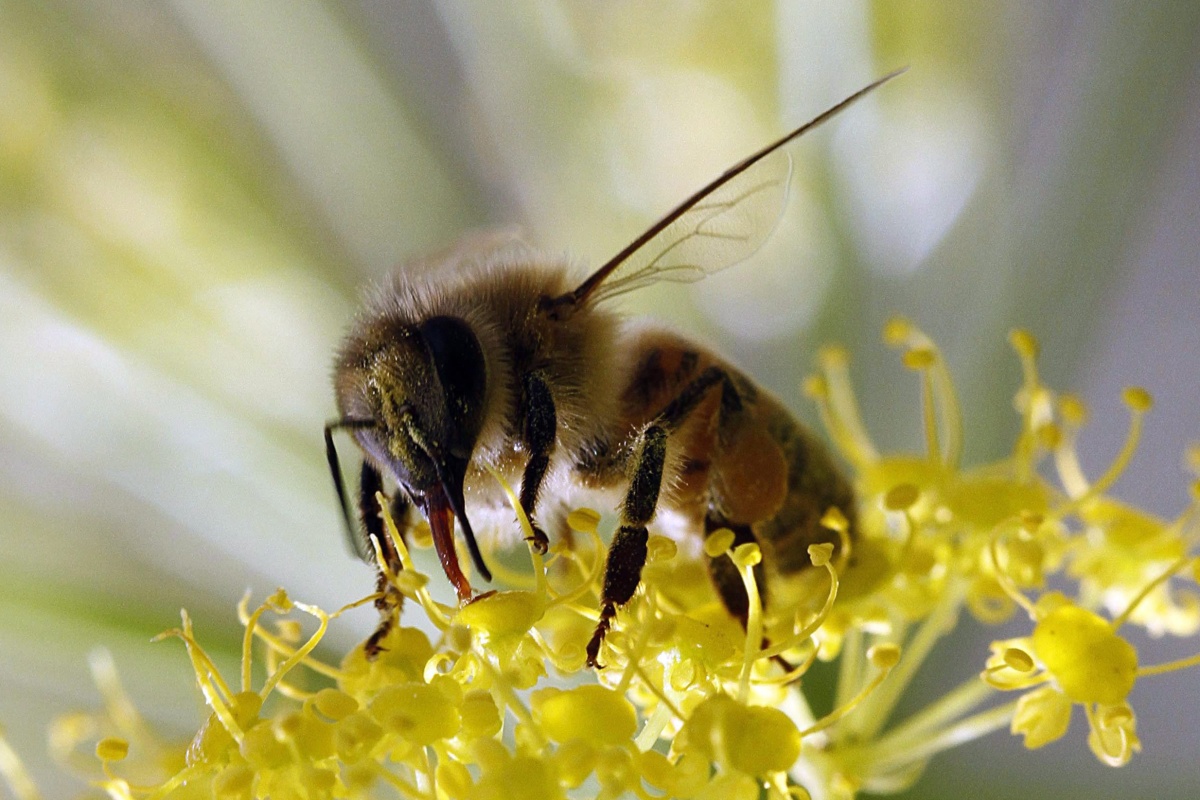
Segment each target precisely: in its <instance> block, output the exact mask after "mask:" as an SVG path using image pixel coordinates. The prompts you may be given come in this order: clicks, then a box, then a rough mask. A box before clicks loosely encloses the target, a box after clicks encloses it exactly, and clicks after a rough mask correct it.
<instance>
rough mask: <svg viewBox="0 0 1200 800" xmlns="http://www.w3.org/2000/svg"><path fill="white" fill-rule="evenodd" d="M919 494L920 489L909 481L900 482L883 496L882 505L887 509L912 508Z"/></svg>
mask: <svg viewBox="0 0 1200 800" xmlns="http://www.w3.org/2000/svg"><path fill="white" fill-rule="evenodd" d="M920 496H921V490H920V489H918V488H917V487H916V486H913V485H912V484H911V483H901V484H899V485H897V486H893V487H892V488H891V489H889V490H888V492H887V494H885V495H884V496H883V507H884V508H886V509H887V510H888V511H904V510H906V509H909V508H912V506H913V504H914V503H916V502H917V499H918V498H919V497H920Z"/></svg>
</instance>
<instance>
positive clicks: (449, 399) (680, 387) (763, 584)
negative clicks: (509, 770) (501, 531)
mask: <svg viewBox="0 0 1200 800" xmlns="http://www.w3.org/2000/svg"><path fill="white" fill-rule="evenodd" d="M897 74H899V72H894V73H892V74H890V75H887V76H885V77H883V78H881V79H879V80H877V81H875V82H874V83H872V84H870V85H868V86H866V87H865V88H863V89H861V90H859V91H858V92H856V93H854V94H853V95H851V96H850V97H848V98H846V99H845V100H843V101H842V102H840V103H838V104H837V105H835V106H833V107H832V108H830V109H829V110H828V111H825V112H824V113H822V114H821V115H819V116H817V117H816V118H814V119H813V120H811V121H810V122H808V123H806V124H804V125H802V126H801V127H799V128H797V129H796V130H794V131H792V132H791V133H789V134H787V135H786V136H784V137H783V138H781V139H779V140H778V141H776V142H774V143H772V144H770V145H768V146H767V147H765V148H763V149H762V150H760V151H758V152H757V153H754V154H753V155H751V156H749V157H748V158H746V159H744V160H743V161H741V162H739V163H738V164H736V165H734V166H733V167H731V168H730V169H728V170H727V171H726V172H724V173H722V175H721V176H720V177H718V178H717V179H716V180H714V181H712V182H711V183H709V184H708V185H707V186H705V187H704V188H702V189H700V190H699V191H698V192H696V193H695V194H694V195H692V196H691V197H689V198H688V199H687V200H685V201H684V202H683V203H682V204H680V205H679V206H678V207H677V208H675V209H674V210H673V211H671V212H670V213H669V214H667V215H666V216H665V217H663V218H662V219H661V220H659V221H658V222H657V223H655V224H654V225H652V226H651V227H650V228H649V229H647V230H646V232H645V233H643V234H642V235H641V236H639V237H637V238H636V239H634V240H633V241H632V242H631V243H630V244H629V245H628V246H627V247H625V248H624V249H622V250H621V251H620V252H619V253H617V254H616V255H615V256H613V258H611V259H610V260H609V261H608V262H606V263H605V264H604V265H603V266H601V267H600V268H599V269H597V270H596V271H595V272H593V273H592V274H591V276H590V277H588V278H587V279H586V280H584V281H583V282H582V283H578V284H575V283H574V282H573V281H571V280H570V275H569V274H568V269H567V268H566V266H565V265H564V264H563V263H561V262H558V261H555V260H552V259H547V258H546V257H544V256H541V255H539V254H537V253H536V252H534V251H532V250H531V249H529V248H527V247H525V246H524V245H522V244H520V243H518V242H516V241H514V240H513V239H511V238H507V237H502V236H487V237H477V238H475V239H471V240H468V241H467V242H466V243H464V244H462V245H460V246H458V247H455V248H452V249H451V250H449V251H447V252H445V253H443V254H441V255H439V256H436V257H433V258H429V259H426V260H424V261H423V262H419V263H417V264H414V265H409V266H408V267H407V268H406V269H404V270H401V271H399V272H397V273H396V274H395V276H394V277H393V279H392V281H391V283H390V284H388V285H387V286H385V287H384V288H383V289H382V290H381V291H378V292H377V293H376V295H375V296H374V297H373V298H372V299H371V300H370V301H368V304H367V311H366V313H365V314H364V315H363V316H362V317H361V318H360V319H359V321H358V322H357V324H356V325H355V326H354V327H353V329H352V330H351V332H350V334H349V335H348V336H347V337H346V339H345V340H344V342H343V343H342V346H341V348H340V350H339V352H338V354H337V359H336V363H335V368H334V388H335V392H336V397H337V406H338V417H337V419H335V420H333V421H331V422H329V423H328V424H327V425H326V426H325V442H326V451H327V455H328V459H329V465H330V469H331V471H332V474H333V480H334V485H335V487H336V489H337V494H338V499H339V502H340V503H341V507H342V511H343V514H344V515H345V518H346V523H347V527H348V528H349V529H353V527H354V526H353V525H352V523H351V521H350V518H351V514H350V508H349V503H348V501H347V498H346V491H345V488H344V484H343V481H342V476H341V470H340V467H339V464H338V459H337V452H336V450H335V448H334V443H333V433H334V431H336V430H339V429H345V430H348V431H349V432H350V433H351V435H352V436H353V437H354V439H355V441H356V442H357V443H358V445H359V447H360V448H361V449H362V451H363V455H364V460H363V466H362V473H361V478H360V484H359V492H358V507H359V508H358V511H359V515H358V516H359V519H360V520H361V522H362V525H363V529H364V533H365V538H358V537H353V538H354V541H355V544H356V548H357V550H358V552H359V553H360V555H363V556H364V557H367V556H370V557H373V554H374V551H375V549H376V548H378V550H379V552H380V553H382V555H383V558H384V559H385V560H386V561H387V563H388V565H389V567H390V568H391V569H392V570H399V569H400V568H401V565H400V560H399V557H398V554H397V553H396V550H395V547H394V545H393V543H392V542H391V540H390V539H389V537H388V536H386V535H385V533H384V530H383V523H382V521H381V511H382V509H381V508H380V506H379V500H378V499H377V498H378V496H379V493H380V492H381V491H382V490H383V489H384V478H385V476H387V478H388V479H389V480H390V481H393V482H394V483H395V484H396V490H395V491H394V493H393V495H392V500H391V505H392V509H391V512H392V514H393V517H394V518H395V519H396V521H397V523H398V524H400V525H401V528H402V531H403V528H404V526H405V520H407V519H408V517H409V511H410V509H412V508H415V509H416V510H418V511H419V512H420V513H421V514H422V515H423V516H424V517H425V519H427V520H428V522H429V526H430V531H431V533H432V537H433V544H434V548H435V550H436V552H437V555H438V557H439V559H440V561H441V564H442V567H443V569H444V570H445V573H446V577H447V578H448V579H449V580H450V582H451V584H453V586H454V588H455V590H456V592H457V593H458V597H459V600H460V602H463V603H466V602H469V601H470V600H471V599H472V597H473V590H472V587H471V584H470V582H469V580H468V579H467V577H466V575H465V574H464V573H463V571H462V568H461V567H460V565H459V561H458V555H457V551H456V549H455V545H454V521H455V519H457V520H458V522H459V525H460V526H461V528H462V535H463V538H464V540H465V542H466V544H467V548H468V550H469V552H470V554H471V559H472V561H473V562H474V565H475V569H476V570H477V571H478V573H479V574H480V575H481V576H482V577H483V578H484V579H485V580H489V581H490V580H491V573H490V570H489V569H488V566H487V563H486V560H485V559H484V556H483V553H482V552H481V550H480V548H479V545H478V542H477V540H476V536H475V529H476V528H475V527H473V525H472V523H471V522H470V520H469V518H468V516H467V513H466V512H467V509H468V507H470V508H471V509H472V515H476V514H482V513H488V512H489V511H490V510H492V509H497V508H501V507H503V504H504V499H503V497H502V496H501V494H500V492H499V491H498V488H497V486H496V484H495V482H494V480H493V478H492V477H491V476H490V475H489V474H488V471H487V467H491V468H493V469H495V470H497V471H498V472H499V473H500V474H502V475H505V476H506V477H508V478H509V479H510V480H511V482H512V483H514V484H515V485H519V498H520V504H521V507H522V509H523V510H524V512H525V513H526V514H527V515H528V517H529V519H530V520H531V522H532V523H533V532H534V541H533V544H534V546H535V547H537V548H538V549H539V550H541V551H543V552H544V551H545V549H546V547H547V544H548V541H549V537H548V536H547V535H546V533H545V531H544V528H543V525H542V524H541V523H542V520H543V516H542V515H541V514H540V513H539V510H541V509H544V508H545V507H546V505H547V499H546V498H547V497H557V498H560V499H561V498H562V497H564V496H566V495H568V494H570V490H571V489H572V488H573V487H583V488H589V489H598V490H604V489H616V490H623V497H622V498H621V500H620V503H619V505H618V508H617V510H618V513H619V515H620V523H619V527H618V529H617V531H616V533H615V534H614V536H613V539H612V543H611V545H610V546H609V550H608V555H607V560H606V565H605V572H604V582H603V590H602V593H601V598H600V613H599V622H598V624H597V626H596V630H595V633H594V634H593V636H592V638H591V640H590V642H589V643H588V645H587V658H588V664H589V665H591V666H599V664H598V658H599V653H600V647H601V644H602V642H603V640H604V637H605V634H606V633H607V632H608V630H609V628H610V627H611V625H612V624H613V618H614V617H615V615H616V612H617V609H618V608H619V607H621V606H623V605H624V604H625V603H627V602H629V600H630V599H631V598H632V597H633V595H634V592H635V591H636V590H637V587H638V585H639V584H640V581H641V573H642V568H643V566H644V564H645V561H646V555H647V541H648V533H647V525H648V524H649V523H650V521H651V519H652V518H653V517H655V515H656V513H657V512H658V511H659V510H660V508H663V509H669V510H671V511H672V512H674V513H675V514H676V515H677V516H678V517H680V518H682V519H683V520H684V522H685V523H686V525H687V526H688V527H689V528H690V529H691V530H693V531H695V532H697V533H704V534H708V533H711V532H713V531H714V530H717V529H720V528H728V529H730V530H732V531H733V533H734V535H735V544H742V543H747V542H756V543H758V544H759V546H760V547H761V548H762V550H763V563H762V566H761V567H760V568H758V571H757V573H756V574H757V576H758V580H759V582H760V588H761V589H762V591H763V592H764V595H763V596H764V597H766V594H765V592H766V591H767V589H768V588H769V587H770V585H771V575H773V574H775V575H788V574H794V573H797V572H799V571H801V570H803V569H804V568H805V567H806V566H807V564H808V555H807V548H808V545H810V544H814V543H818V542H824V541H830V540H831V533H830V531H828V530H826V529H824V528H823V527H822V526H821V523H820V520H821V517H822V516H823V515H824V513H825V512H826V511H827V510H828V509H829V508H831V507H835V508H838V509H839V510H841V512H842V513H843V515H844V516H845V517H846V518H847V519H848V520H850V521H851V525H853V520H854V495H853V491H852V489H851V487H850V485H849V483H848V482H847V480H846V479H845V478H844V477H843V476H842V474H841V472H840V471H839V470H838V468H837V466H836V465H835V464H834V462H833V460H832V458H831V457H830V455H829V454H828V452H827V451H826V449H825V447H824V446H823V444H822V443H821V442H820V441H819V440H818V439H817V438H816V437H815V436H814V435H813V434H811V433H810V432H809V431H808V430H806V429H805V428H804V427H803V426H802V425H801V424H800V423H799V422H797V421H796V420H795V418H794V417H793V416H792V414H791V413H790V412H789V411H788V410H787V409H786V407H785V406H784V405H783V404H782V403H781V402H780V401H779V400H778V399H776V398H775V397H773V396H772V395H770V394H768V393H767V392H766V391H765V390H763V389H761V388H759V387H758V386H756V385H755V383H754V382H753V381H751V380H750V379H749V378H748V377H746V376H745V375H744V374H743V373H741V372H740V371H738V370H737V368H736V367H734V366H733V365H732V364H730V363H729V362H727V361H725V360H723V359H722V358H720V357H719V356H717V355H716V354H714V353H713V352H711V351H710V350H709V349H708V348H705V347H703V346H700V345H697V344H696V343H694V342H692V341H690V340H689V339H687V338H685V337H683V336H680V335H678V334H676V333H674V332H671V331H669V330H667V329H665V328H662V327H656V326H653V325H646V324H640V325H635V324H629V323H627V322H626V321H624V320H623V319H622V318H621V317H619V316H618V315H616V314H615V313H613V312H611V311H609V310H608V309H607V308H606V307H605V304H604V301H606V300H609V299H611V298H613V297H616V296H618V295H622V294H624V293H626V292H629V291H632V290H634V289H638V288H641V287H643V286H647V285H650V284H653V283H657V282H660V281H673V282H692V281H696V280H699V279H700V278H703V277H704V276H706V275H709V274H712V273H714V272H717V271H719V270H723V269H725V268H726V267H729V266H731V265H733V264H736V263H738V262H740V261H742V260H743V259H745V258H747V257H748V256H750V255H751V254H753V253H754V252H755V251H757V250H758V248H759V247H760V246H761V245H762V244H763V242H764V241H765V240H766V239H767V237H768V236H769V235H770V234H771V232H772V230H773V229H774V227H775V223H776V222H777V220H778V219H779V216H780V214H781V212H782V209H783V207H784V205H785V204H786V200H787V192H788V184H789V180H790V177H791V157H790V156H789V154H788V153H787V151H786V149H785V146H786V145H788V144H789V143H790V142H792V141H794V140H795V139H797V138H798V137H800V136H801V135H802V134H804V133H805V132H807V131H809V130H811V129H812V128H814V127H816V126H817V125H820V124H821V123H823V122H825V121H826V120H828V119H829V118H831V117H833V116H834V115H835V114H837V113H838V112H840V111H842V110H843V109H845V108H846V107H847V106H849V105H850V104H852V103H853V102H855V101H856V100H858V99H860V98H861V97H863V96H864V95H866V94H867V93H869V92H871V91H873V90H874V89H876V88H877V87H879V86H880V85H882V84H883V83H885V82H887V81H888V80H890V79H891V78H893V77H895V76H896V75H897ZM509 527H512V526H511V525H510V526H509ZM709 572H710V575H711V576H712V579H713V582H714V585H715V587H716V590H717V593H718V595H719V596H720V597H721V599H722V602H723V603H724V604H725V606H726V607H727V608H728V609H729V611H730V612H731V613H732V614H733V615H734V616H736V617H739V618H741V619H742V620H743V622H744V621H745V617H746V613H747V602H748V601H747V596H746V593H745V588H744V586H743V584H742V582H741V579H740V576H739V575H738V573H737V571H736V570H735V569H734V568H733V567H732V566H731V565H730V563H729V562H728V559H713V560H711V561H710V564H709ZM379 591H380V595H379V597H380V599H379V600H378V601H377V605H378V606H379V608H380V610H381V611H382V612H383V615H384V618H383V622H382V623H381V625H380V627H379V628H378V629H377V630H376V632H375V634H374V635H373V636H372V637H371V639H369V640H368V642H367V644H366V649H367V652H368V654H370V655H373V654H374V653H376V652H378V649H379V646H380V641H381V640H382V638H383V636H384V635H385V634H386V633H387V631H388V629H389V627H390V625H391V624H392V621H393V620H394V618H395V613H396V608H397V607H398V602H399V601H398V596H397V595H396V594H395V592H394V590H392V589H391V588H390V587H389V585H388V583H387V581H386V579H385V577H384V575H383V573H382V572H381V573H380V575H379Z"/></svg>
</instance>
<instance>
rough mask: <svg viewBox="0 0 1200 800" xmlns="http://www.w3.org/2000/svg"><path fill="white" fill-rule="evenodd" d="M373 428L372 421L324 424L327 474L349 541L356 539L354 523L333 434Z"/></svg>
mask: <svg viewBox="0 0 1200 800" xmlns="http://www.w3.org/2000/svg"><path fill="white" fill-rule="evenodd" d="M373 427H375V420H373V419H335V420H332V421H330V422H327V423H325V458H326V460H327V461H328V462H329V474H330V475H331V476H333V488H334V490H335V491H337V497H338V505H339V506H340V507H341V509H342V522H343V523H345V525H346V533H347V535H348V536H349V537H350V541H354V540H355V538H356V532H355V527H354V523H353V522H352V521H351V519H350V502H349V501H348V500H347V499H346V484H345V483H344V482H343V480H342V466H341V464H340V463H339V462H338V454H337V447H335V446H334V444H333V432H334V431H336V430H341V429H350V430H358V429H360V428H373Z"/></svg>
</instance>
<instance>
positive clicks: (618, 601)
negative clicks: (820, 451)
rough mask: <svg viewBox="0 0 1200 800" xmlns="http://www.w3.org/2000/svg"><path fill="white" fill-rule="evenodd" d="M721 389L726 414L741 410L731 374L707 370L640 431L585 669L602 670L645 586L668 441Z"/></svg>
mask: <svg viewBox="0 0 1200 800" xmlns="http://www.w3.org/2000/svg"><path fill="white" fill-rule="evenodd" d="M718 384H721V385H722V386H723V390H722V395H721V411H720V413H722V414H725V413H726V412H727V411H732V410H735V409H737V408H739V407H740V403H741V401H740V398H739V397H738V395H737V391H736V389H734V387H733V385H732V383H731V382H730V380H729V377H728V374H727V373H726V372H725V370H724V369H722V368H721V367H709V368H708V369H706V370H704V371H703V372H701V373H700V374H699V375H698V376H696V378H695V379H694V380H693V381H692V382H691V383H689V384H687V385H686V386H685V387H684V388H683V390H682V391H680V393H679V394H678V395H676V397H675V399H674V400H672V401H671V402H670V403H668V404H667V406H666V408H664V409H663V410H662V412H661V413H660V414H659V415H658V416H657V417H656V418H655V420H654V421H653V422H651V423H650V425H648V426H647V427H646V429H645V430H644V431H642V434H641V436H640V437H639V439H638V444H637V449H636V451H635V454H634V460H633V463H634V470H633V478H632V480H631V481H630V483H629V489H628V490H627V491H626V493H625V501H624V503H623V504H622V507H621V526H620V528H618V529H617V533H616V536H614V537H613V541H612V544H611V545H610V546H609V548H608V558H607V560H606V561H605V565H604V586H603V589H602V591H601V595H600V621H599V622H598V623H597V625H596V631H595V633H593V634H592V638H591V640H590V641H589V642H588V645H587V664H588V666H589V667H596V668H601V667H602V665H601V664H600V663H599V662H598V661H597V659H598V658H599V656H600V644H601V643H602V642H603V641H604V637H605V636H606V635H607V634H608V631H609V629H610V628H611V627H612V621H613V618H614V617H616V615H617V608H618V607H619V606H623V605H625V604H626V603H628V602H629V601H630V600H631V599H632V598H633V594H634V592H636V591H637V587H638V585H639V584H640V583H641V582H642V568H643V567H644V566H645V565H646V543H647V541H648V539H649V535H648V534H647V532H646V525H647V524H648V523H649V522H650V520H651V519H652V518H653V517H654V511H655V509H656V508H657V507H658V497H659V492H660V490H661V488H662V476H663V467H664V465H665V464H666V456H667V440H668V437H669V436H670V434H671V433H673V432H674V431H675V430H677V429H678V428H679V426H680V425H681V424H682V423H683V422H684V421H685V420H686V419H687V418H688V415H689V414H691V413H692V411H694V410H695V408H696V406H698V405H699V404H700V401H701V400H703V399H704V397H705V395H706V394H707V393H708V391H709V390H710V389H712V388H713V387H715V386H717V385H718Z"/></svg>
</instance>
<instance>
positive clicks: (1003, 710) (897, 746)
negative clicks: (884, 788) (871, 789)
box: [862, 700, 1017, 775]
mask: <svg viewBox="0 0 1200 800" xmlns="http://www.w3.org/2000/svg"><path fill="white" fill-rule="evenodd" d="M1016 710H1017V701H1016V700H1013V701H1012V702H1011V703H1005V704H1004V705H1002V706H997V707H996V708H991V709H988V710H987V711H981V712H979V713H978V714H975V715H973V716H970V717H967V718H966V719H963V720H959V721H958V722H957V723H955V724H954V725H951V726H950V727H949V728H946V729H945V730H943V731H941V732H940V733H938V734H936V735H934V736H929V737H924V736H922V737H917V738H916V740H915V741H914V740H911V739H910V740H908V741H902V740H900V739H895V738H893V737H888V738H889V739H890V740H891V744H890V745H889V746H888V747H887V748H886V749H883V748H880V747H879V745H878V744H877V745H876V746H874V747H869V748H864V750H863V752H862V756H864V758H863V763H865V764H869V765H870V771H871V772H872V773H874V774H876V775H886V774H887V773H889V772H893V771H895V770H898V769H903V768H904V767H907V766H909V765H911V764H914V763H917V762H920V761H925V760H927V759H929V758H931V757H932V756H935V755H937V754H938V753H940V752H942V751H943V750H949V749H950V748H952V747H957V746H958V745H960V744H966V743H967V742H970V741H974V740H975V739H978V738H980V737H982V736H986V735H987V734H989V733H991V732H993V731H996V730H999V729H1000V728H1003V727H1005V726H1006V725H1008V724H1009V723H1011V722H1012V718H1013V714H1014V713H1015V712H1016Z"/></svg>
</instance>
